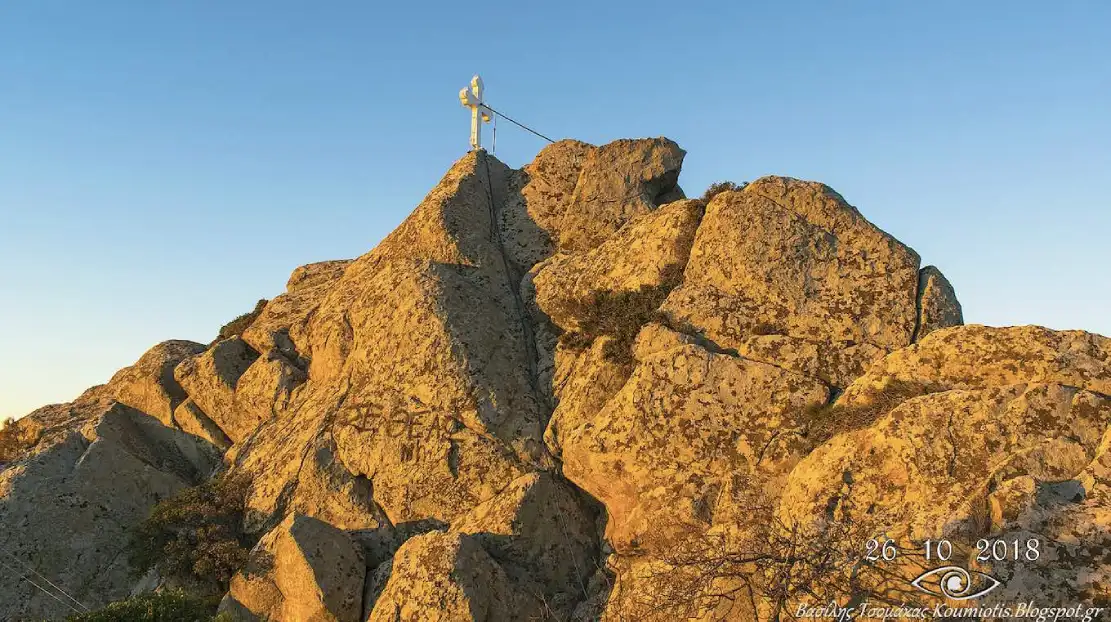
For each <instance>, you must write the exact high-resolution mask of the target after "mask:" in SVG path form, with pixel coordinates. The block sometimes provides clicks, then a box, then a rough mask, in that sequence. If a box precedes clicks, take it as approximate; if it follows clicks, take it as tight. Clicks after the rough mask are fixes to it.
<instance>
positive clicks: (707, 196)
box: [700, 181, 748, 203]
mask: <svg viewBox="0 0 1111 622" xmlns="http://www.w3.org/2000/svg"><path fill="white" fill-rule="evenodd" d="M747 185H748V182H747V181H742V182H741V183H740V184H735V183H733V182H731V181H717V182H714V183H712V184H710V187H709V188H706V192H703V193H702V198H701V199H700V200H701V201H702V202H703V203H709V202H710V200H711V199H713V198H714V197H716V196H717V195H719V194H721V193H723V192H731V191H734V190H744V187H745V186H747Z"/></svg>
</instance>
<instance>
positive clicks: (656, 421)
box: [562, 345, 829, 552]
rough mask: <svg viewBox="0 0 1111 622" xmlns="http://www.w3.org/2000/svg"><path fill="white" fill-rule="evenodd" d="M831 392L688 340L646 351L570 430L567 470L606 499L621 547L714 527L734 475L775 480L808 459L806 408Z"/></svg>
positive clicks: (611, 536) (754, 482) (762, 482)
mask: <svg viewBox="0 0 1111 622" xmlns="http://www.w3.org/2000/svg"><path fill="white" fill-rule="evenodd" d="M828 394H829V393H828V390H827V389H826V387H825V386H824V385H822V384H821V383H819V382H816V381H814V380H812V379H810V378H807V377H805V376H802V375H800V374H797V373H793V372H790V371H787V370H784V369H781V368H778V367H773V366H771V365H767V364H764V363H759V362H756V361H750V360H747V359H743V358H736V357H731V356H726V355H720V354H713V353H711V352H709V351H707V350H705V349H702V348H700V347H697V346H691V345H684V346H680V347H677V348H674V349H672V350H666V351H663V352H658V353H656V354H653V355H651V356H649V357H646V358H645V359H644V360H643V361H642V362H641V364H640V365H639V366H638V367H637V368H636V371H634V372H633V375H632V377H631V378H630V379H629V381H628V382H627V383H626V384H625V386H624V387H623V388H622V389H621V390H620V391H619V392H618V394H617V395H616V396H615V397H614V398H613V399H612V400H610V401H609V402H608V403H607V404H606V405H605V407H604V408H603V409H602V410H601V411H600V412H599V413H598V414H597V416H595V417H594V418H593V419H592V420H591V421H589V422H587V423H586V424H584V425H582V426H580V427H579V428H578V429H576V430H574V431H569V432H565V435H564V439H563V442H562V446H563V460H564V463H563V471H564V474H565V475H566V476H567V478H568V479H570V480H571V481H572V482H574V483H575V484H577V485H578V486H579V487H580V488H582V489H583V490H585V491H586V492H588V493H589V494H591V495H592V496H594V497H596V498H597V499H599V500H600V501H601V502H602V503H604V504H605V506H606V510H607V512H608V514H609V522H608V524H607V526H606V537H607V540H608V541H609V542H610V543H611V544H612V545H613V546H614V548H615V549H616V550H617V551H619V552H636V551H637V550H640V549H648V550H651V549H652V548H653V547H655V546H658V545H659V544H660V543H661V542H663V541H666V540H668V539H669V538H671V537H672V536H675V535H677V534H680V533H689V532H697V531H699V530H706V529H708V528H709V527H710V526H712V524H713V519H714V512H715V507H716V504H717V499H718V496H719V494H720V493H721V492H722V491H723V489H724V488H725V486H726V485H727V484H728V483H729V482H730V481H732V480H734V479H738V478H739V479H741V480H743V481H744V482H745V484H746V485H747V486H749V487H753V488H760V487H764V486H772V485H773V484H772V482H774V481H776V479H777V478H782V477H783V476H785V475H786V473H787V472H788V471H789V470H790V468H791V467H792V466H794V464H795V463H796V462H797V461H798V460H800V459H801V458H802V457H803V452H804V450H805V449H806V443H805V442H804V441H803V439H802V438H801V435H802V433H803V431H804V418H803V409H804V408H805V407H806V406H807V405H810V404H822V403H825V401H826V399H827V398H828Z"/></svg>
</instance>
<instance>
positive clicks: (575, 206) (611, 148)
mask: <svg viewBox="0 0 1111 622" xmlns="http://www.w3.org/2000/svg"><path fill="white" fill-rule="evenodd" d="M685 155H686V152H685V151H683V150H682V149H680V148H679V145H677V144H675V143H674V142H673V141H670V140H668V139H666V138H645V139H637V140H628V139H626V140H615V141H613V142H611V143H609V144H606V145H603V146H601V147H596V148H594V149H593V150H591V151H590V153H589V154H587V156H586V159H585V160H584V161H583V164H582V172H581V173H580V174H579V179H578V182H577V183H576V184H575V190H574V192H573V193H572V194H571V200H570V203H569V204H568V205H567V210H566V212H565V213H564V215H563V218H562V219H561V220H560V223H559V248H561V249H566V250H571V251H582V250H589V249H591V248H594V247H595V246H598V245H599V244H601V243H602V242H604V241H605V240H606V239H607V238H609V236H611V235H613V234H614V233H615V232H617V230H618V229H620V228H621V227H622V226H624V225H625V223H627V222H628V221H629V220H631V219H632V218H634V217H636V216H640V215H642V214H647V213H648V212H651V211H652V210H654V209H656V208H657V207H659V206H660V205H663V204H665V203H670V202H671V201H675V200H678V199H682V198H683V191H682V189H681V188H679V184H678V182H679V171H680V170H681V169H682V167H683V157H684V156H685Z"/></svg>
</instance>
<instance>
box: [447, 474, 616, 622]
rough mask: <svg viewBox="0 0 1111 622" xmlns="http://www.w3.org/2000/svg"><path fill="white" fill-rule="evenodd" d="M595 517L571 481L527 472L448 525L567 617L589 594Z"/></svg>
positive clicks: (554, 611) (558, 615)
mask: <svg viewBox="0 0 1111 622" xmlns="http://www.w3.org/2000/svg"><path fill="white" fill-rule="evenodd" d="M595 518H596V517H595V515H594V511H592V510H591V509H590V508H588V507H587V506H586V505H585V503H584V500H583V499H582V497H581V495H580V494H579V493H577V492H576V491H575V490H574V489H572V488H571V487H570V486H568V485H567V484H565V483H563V482H562V481H559V480H557V479H555V478H554V477H553V476H552V475H550V474H547V473H530V474H529V475H525V476H522V477H520V478H517V479H516V480H514V481H513V482H512V483H511V484H510V485H509V486H508V487H507V488H506V489H505V490H504V491H502V492H501V493H499V494H498V496H496V497H494V498H493V499H490V500H489V501H486V502H484V503H482V504H480V505H478V506H476V507H475V508H474V509H473V510H471V511H470V512H469V513H468V514H466V515H465V516H463V517H461V518H459V519H458V520H457V521H456V522H455V523H454V524H452V530H453V531H459V532H461V533H466V534H474V535H475V537H476V538H477V539H478V540H479V541H480V542H481V543H482V546H483V548H485V549H486V551H487V552H488V553H490V555H491V556H492V557H493V558H494V559H495V560H496V561H497V562H498V563H499V564H500V565H501V566H502V568H503V569H504V570H505V571H506V574H507V575H508V576H509V578H510V579H511V580H512V581H513V582H514V583H515V584H517V585H526V586H537V587H536V588H533V590H535V589H538V590H539V591H540V592H541V593H542V594H543V596H544V602H545V603H546V605H547V608H548V611H549V613H550V614H552V615H554V617H555V618H556V619H567V618H568V617H569V616H570V615H571V613H572V612H573V610H574V607H575V605H576V603H578V602H579V601H582V600H583V599H585V598H587V597H588V596H589V593H588V591H587V583H588V582H589V581H590V577H591V575H593V574H594V570H595V568H596V567H597V560H596V558H597V554H598V551H597V549H598V545H597V533H596V527H595ZM526 591H529V590H526Z"/></svg>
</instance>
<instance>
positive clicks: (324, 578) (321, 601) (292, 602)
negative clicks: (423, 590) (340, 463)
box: [220, 514, 366, 622]
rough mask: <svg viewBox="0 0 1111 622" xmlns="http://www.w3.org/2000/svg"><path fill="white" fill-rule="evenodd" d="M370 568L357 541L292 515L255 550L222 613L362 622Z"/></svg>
mask: <svg viewBox="0 0 1111 622" xmlns="http://www.w3.org/2000/svg"><path fill="white" fill-rule="evenodd" d="M365 576H366V564H365V560H364V558H363V553H362V550H361V549H360V548H359V547H358V546H356V545H355V543H354V542H353V541H352V540H351V538H350V537H349V536H348V535H347V534H346V533H344V532H343V531H340V530H339V529H336V528H335V527H333V526H331V525H329V524H328V523H325V522H323V521H320V520H317V519H315V518H311V517H308V516H304V515H301V514H291V515H290V516H289V517H288V518H286V519H285V520H284V521H282V523H281V524H280V525H278V526H277V527H275V528H274V529H273V530H272V531H270V532H269V533H267V534H266V535H265V536H263V538H262V539H261V540H259V543H258V544H257V545H256V546H255V548H254V550H252V551H251V557H250V560H249V561H248V563H247V567H246V568H245V569H244V570H243V571H242V572H240V573H239V574H237V575H236V576H235V577H234V578H232V581H231V589H230V590H229V592H228V595H227V596H226V597H225V599H224V602H222V603H221V604H220V610H221V611H228V612H230V613H233V614H238V615H239V616H241V617H242V618H245V619H249V620H270V619H273V620H289V621H293V620H305V621H306V622H315V621H320V622H325V621H328V622H330V621H336V622H361V621H360V614H361V613H362V596H363V580H364V578H365Z"/></svg>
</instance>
